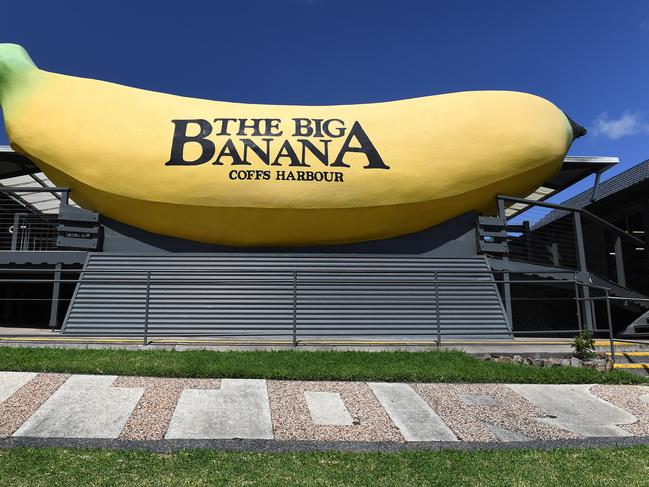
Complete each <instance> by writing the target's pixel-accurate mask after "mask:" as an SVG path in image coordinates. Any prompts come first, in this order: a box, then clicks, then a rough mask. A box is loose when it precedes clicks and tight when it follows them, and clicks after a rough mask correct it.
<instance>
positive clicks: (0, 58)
mask: <svg viewBox="0 0 649 487" xmlns="http://www.w3.org/2000/svg"><path fill="white" fill-rule="evenodd" d="M34 68H36V65H35V64H34V62H33V61H32V59H31V58H30V57H29V54H27V51H26V50H25V48H23V47H22V46H20V45H18V44H10V43H4V44H3V43H0V102H2V101H3V98H4V96H6V94H7V92H8V91H9V90H10V85H14V86H15V85H17V84H18V82H19V80H20V79H21V78H23V79H24V77H23V75H24V74H25V73H26V72H28V71H31V70H33V69H34Z"/></svg>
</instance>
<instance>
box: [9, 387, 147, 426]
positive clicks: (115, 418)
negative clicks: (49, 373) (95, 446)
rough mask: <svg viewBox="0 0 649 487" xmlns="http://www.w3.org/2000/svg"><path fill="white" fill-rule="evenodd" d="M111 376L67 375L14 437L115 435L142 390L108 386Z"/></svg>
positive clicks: (124, 422) (138, 398)
mask: <svg viewBox="0 0 649 487" xmlns="http://www.w3.org/2000/svg"><path fill="white" fill-rule="evenodd" d="M115 379H116V377H115V376H90V375H74V376H72V377H70V378H69V379H68V380H67V381H66V382H65V383H64V384H63V385H62V386H61V387H60V388H59V389H58V390H57V391H56V392H55V393H54V394H53V395H52V396H51V397H50V398H49V399H48V400H47V401H45V403H44V404H43V405H42V406H41V407H40V408H39V409H38V410H36V412H35V413H34V414H33V415H32V416H31V417H30V418H29V419H28V420H27V421H26V422H25V423H24V424H23V425H22V426H21V427H20V428H19V429H18V431H16V433H14V436H37V437H52V438H117V437H118V436H119V434H120V432H121V431H122V428H123V427H124V425H125V424H126V421H127V420H128V418H129V416H130V415H131V413H132V412H133V409H134V408H135V405H136V404H137V402H138V401H139V400H140V396H142V393H143V391H144V390H143V389H121V388H116V387H111V384H112V383H113V382H114V381H115Z"/></svg>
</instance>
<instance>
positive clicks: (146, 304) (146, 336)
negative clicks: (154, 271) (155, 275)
mask: <svg viewBox="0 0 649 487" xmlns="http://www.w3.org/2000/svg"><path fill="white" fill-rule="evenodd" d="M150 294H151V271H147V272H146V291H145V295H144V296H145V297H144V346H145V347H146V346H147V345H148V344H149V296H150Z"/></svg>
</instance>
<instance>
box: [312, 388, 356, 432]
mask: <svg viewBox="0 0 649 487" xmlns="http://www.w3.org/2000/svg"><path fill="white" fill-rule="evenodd" d="M304 399H305V400H306V404H307V407H308V408H309V414H311V419H312V420H313V422H314V423H315V424H330V425H337V426H349V425H352V424H354V421H353V419H352V415H351V414H349V411H348V410H347V408H346V407H345V403H344V402H343V399H342V397H340V394H339V393H338V392H322V391H304Z"/></svg>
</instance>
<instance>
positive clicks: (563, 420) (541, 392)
mask: <svg viewBox="0 0 649 487" xmlns="http://www.w3.org/2000/svg"><path fill="white" fill-rule="evenodd" d="M509 387H510V388H511V389H513V390H514V391H516V392H517V393H518V394H520V395H521V396H523V397H524V398H525V399H527V400H528V401H530V402H532V403H534V404H536V405H537V406H538V407H539V408H541V409H542V410H543V412H544V413H546V414H547V415H548V417H545V418H536V421H538V422H540V423H544V424H548V425H551V426H555V427H557V428H562V429H565V430H568V431H571V432H573V433H575V434H577V435H579V436H584V437H597V436H631V433H629V432H628V431H626V430H624V429H622V428H620V427H619V426H618V425H625V424H631V423H634V422H636V421H637V418H636V417H635V416H633V415H632V414H630V413H628V412H627V411H625V410H623V409H620V408H619V407H616V406H614V405H612V404H610V403H608V402H606V401H604V400H602V399H600V398H598V397H596V396H594V395H593V394H591V392H590V387H591V386H589V385H582V384H580V385H547V384H543V385H536V384H511V385H509Z"/></svg>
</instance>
